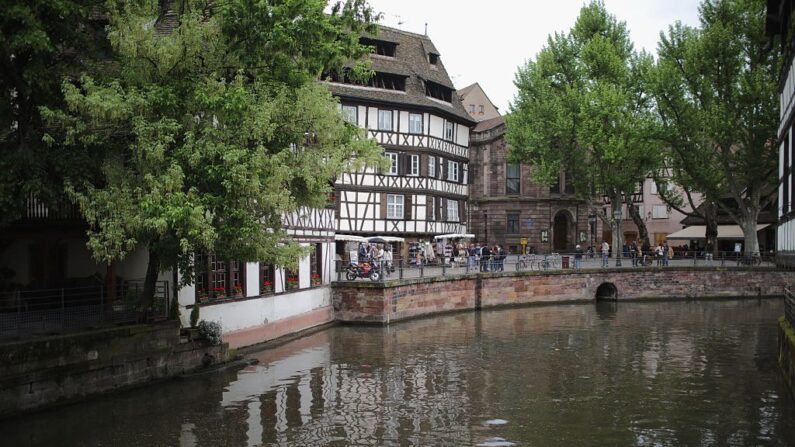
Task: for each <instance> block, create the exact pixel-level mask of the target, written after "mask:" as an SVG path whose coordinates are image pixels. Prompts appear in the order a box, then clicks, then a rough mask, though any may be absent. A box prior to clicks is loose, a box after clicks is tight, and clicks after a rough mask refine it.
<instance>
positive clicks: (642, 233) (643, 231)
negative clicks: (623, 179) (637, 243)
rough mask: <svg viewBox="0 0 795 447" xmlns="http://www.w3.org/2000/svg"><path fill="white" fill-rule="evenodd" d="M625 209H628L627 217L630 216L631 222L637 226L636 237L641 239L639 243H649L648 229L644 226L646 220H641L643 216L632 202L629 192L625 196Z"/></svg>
mask: <svg viewBox="0 0 795 447" xmlns="http://www.w3.org/2000/svg"><path fill="white" fill-rule="evenodd" d="M627 210H628V211H629V217H631V218H632V222H634V223H635V226H637V227H638V238H639V239H640V240H641V244H644V243H645V244H648V245H651V242H650V241H649V230H648V229H647V228H646V221H644V220H643V216H641V215H640V213H639V212H638V207H637V206H635V205H634V204H633V203H632V195H631V194H630V195H628V196H627Z"/></svg>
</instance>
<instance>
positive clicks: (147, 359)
mask: <svg viewBox="0 0 795 447" xmlns="http://www.w3.org/2000/svg"><path fill="white" fill-rule="evenodd" d="M229 357H230V354H229V348H228V345H227V344H225V343H224V344H220V345H210V344H209V343H208V342H206V341H203V340H201V341H186V340H183V339H182V338H181V337H180V328H179V323H178V322H175V321H174V322H163V323H157V324H149V325H135V326H122V327H116V328H110V329H102V330H96V331H89V332H80V333H73V334H65V335H57V336H50V337H39V338H33V339H28V340H21V341H15V342H10V343H4V344H0V359H1V360H2V362H0V418H2V417H6V416H9V415H13V414H17V413H24V412H29V411H34V410H39V409H42V408H46V407H50V406H53V405H58V404H64V403H70V402H75V401H80V400H84V399H87V398H89V397H93V396H97V395H101V394H105V393H109V392H114V391H118V390H122V389H128V388H131V387H135V386H141V385H144V384H148V383H153V382H157V381H162V380H166V379H170V378H174V377H178V376H181V375H183V374H188V373H194V372H196V371H199V370H201V369H203V368H209V367H212V366H214V365H218V364H223V363H226V362H228V361H229Z"/></svg>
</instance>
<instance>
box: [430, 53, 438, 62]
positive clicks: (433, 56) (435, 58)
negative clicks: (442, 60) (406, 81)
mask: <svg viewBox="0 0 795 447" xmlns="http://www.w3.org/2000/svg"><path fill="white" fill-rule="evenodd" d="M428 62H429V63H430V64H431V65H436V64H437V63H439V55H438V54H435V53H428Z"/></svg>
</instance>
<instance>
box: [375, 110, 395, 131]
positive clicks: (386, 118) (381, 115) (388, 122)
mask: <svg viewBox="0 0 795 447" xmlns="http://www.w3.org/2000/svg"><path fill="white" fill-rule="evenodd" d="M378 130H392V111H391V110H379V111H378Z"/></svg>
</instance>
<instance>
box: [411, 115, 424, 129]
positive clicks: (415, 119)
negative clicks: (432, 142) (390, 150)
mask: <svg viewBox="0 0 795 447" xmlns="http://www.w3.org/2000/svg"><path fill="white" fill-rule="evenodd" d="M409 133H422V114H420V113H409Z"/></svg>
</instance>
